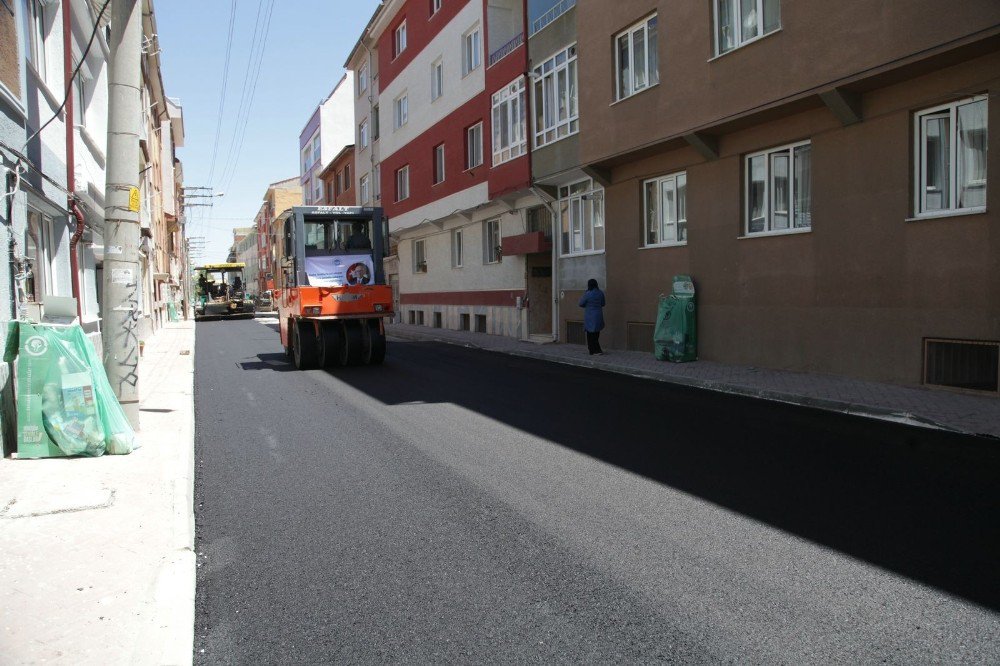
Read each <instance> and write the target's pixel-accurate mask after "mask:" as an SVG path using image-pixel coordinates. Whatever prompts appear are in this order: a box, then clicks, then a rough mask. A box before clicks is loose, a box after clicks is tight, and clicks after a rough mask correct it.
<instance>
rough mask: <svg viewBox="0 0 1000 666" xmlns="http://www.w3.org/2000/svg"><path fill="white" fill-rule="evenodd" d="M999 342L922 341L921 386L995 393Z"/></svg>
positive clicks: (998, 365) (996, 388) (999, 353)
mask: <svg viewBox="0 0 1000 666" xmlns="http://www.w3.org/2000/svg"><path fill="white" fill-rule="evenodd" d="M998 375H1000V342H984V341H977V340H943V339H933V338H927V339H925V340H924V384H929V385H931V386H947V387H949V388H958V389H965V390H967V391H988V392H992V393H997V392H998V391H1000V387H998V381H997V378H998Z"/></svg>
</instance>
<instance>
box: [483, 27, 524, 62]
mask: <svg viewBox="0 0 1000 666" xmlns="http://www.w3.org/2000/svg"><path fill="white" fill-rule="evenodd" d="M521 44H524V33H523V32H521V33H518V34H517V35H515V36H514V38H513V39H511V40H510V41H509V42H507V43H506V44H504V45H503V46H501V47H500V48H498V49H497V50H496V51H494V52H493V53H491V54H490V64H489V66H490V67H492V66H493V65H495V64H497V63H498V62H500V61H501V60H503V59H504V58H506V57H507V56H508V55H510V54H511V53H512V52H513V51H514V49H516V48H517V47H518V46H520V45H521Z"/></svg>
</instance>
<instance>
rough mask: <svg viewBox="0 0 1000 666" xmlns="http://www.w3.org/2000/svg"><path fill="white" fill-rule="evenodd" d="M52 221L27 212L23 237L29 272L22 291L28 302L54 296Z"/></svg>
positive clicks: (31, 211) (54, 265)
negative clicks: (25, 230) (47, 295)
mask: <svg viewBox="0 0 1000 666" xmlns="http://www.w3.org/2000/svg"><path fill="white" fill-rule="evenodd" d="M52 231H53V230H52V219H51V218H49V217H47V216H43V215H41V214H40V213H38V212H36V211H33V210H29V211H28V228H27V233H26V234H25V236H24V242H25V256H26V257H27V258H28V260H29V261H30V262H31V271H30V273H29V275H28V278H27V280H26V282H25V285H24V289H25V293H26V296H27V297H28V300H31V301H34V302H36V303H37V302H40V301H41V300H42V297H43V296H44V295H45V294H52V295H54V294H55V274H56V263H55V261H54V258H55V247H54V244H53V233H52Z"/></svg>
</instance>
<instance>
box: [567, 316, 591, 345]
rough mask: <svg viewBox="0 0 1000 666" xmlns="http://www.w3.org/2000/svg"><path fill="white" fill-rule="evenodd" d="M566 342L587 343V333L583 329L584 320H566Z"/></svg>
mask: <svg viewBox="0 0 1000 666" xmlns="http://www.w3.org/2000/svg"><path fill="white" fill-rule="evenodd" d="M566 342H567V344H571V345H585V344H587V335H586V333H584V331H583V322H582V321H568V322H566Z"/></svg>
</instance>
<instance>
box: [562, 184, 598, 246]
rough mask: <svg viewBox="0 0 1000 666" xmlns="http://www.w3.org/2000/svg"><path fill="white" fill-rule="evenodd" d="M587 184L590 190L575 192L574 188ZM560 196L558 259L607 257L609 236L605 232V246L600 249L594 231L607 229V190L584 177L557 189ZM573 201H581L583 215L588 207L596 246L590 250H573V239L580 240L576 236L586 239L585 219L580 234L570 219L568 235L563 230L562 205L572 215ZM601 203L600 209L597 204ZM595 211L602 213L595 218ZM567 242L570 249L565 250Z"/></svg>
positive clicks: (591, 233) (592, 236) (591, 231)
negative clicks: (597, 255) (605, 202)
mask: <svg viewBox="0 0 1000 666" xmlns="http://www.w3.org/2000/svg"><path fill="white" fill-rule="evenodd" d="M584 183H586V184H587V185H588V187H585V188H583V189H582V190H579V191H576V192H574V191H573V188H575V187H576V186H578V185H581V184H584ZM564 190H565V194H564ZM557 194H558V198H557V199H556V201H555V202H554V208H555V211H556V217H555V229H556V230H557V232H556V233H558V234H559V256H560V257H582V256H587V255H594V254H604V253H605V252H606V250H607V234H606V233H605V235H604V240H603V243H602V245H603V247H601V248H600V249H598V248H597V247H596V245H597V243H596V238H597V235H596V233H595V232H594V230H595V229H598V228H600V229H605V230H606V229H607V225H606V221H605V212H604V188H603V187H601V186H600V185H598V184H595V183H594V181H593V179H591V178H582V179H580V180H576V181H573V182H571V183H566V184H565V185H560V186H559V188H558V190H557ZM574 201H579V202H580V203H579V205H580V212H581V214H582V213H583V210H584V205H586V206H587V207H588V209H589V212H590V222H589V225H590V238H591V241H592V245H593V247H592V248H591V249H587V248H586V247H584V248H582V249H580V250H575V249H574V246H575V242H574V240H575V238H576V237H577V235H579V237H580V238H586V235H585V232H584V224H583V223H584V221H583V220H581V223H580V228H579V232H577V231H576V224H575V222H574V221H573V219H572V216H571V217H570V219H569V222H568V231H566V232H564V231H563V202H565V203H566V210H567V211H568V213H570V214H572V212H573V202H574ZM598 203H599V207H598V206H597V205H596V204H598ZM595 211H598V212H599V214H598V215H595V214H594V213H595ZM564 233H565V234H566V236H565V238H564V237H563V234H564ZM564 241H566V243H565V245H566V247H568V249H566V247H564Z"/></svg>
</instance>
